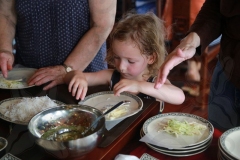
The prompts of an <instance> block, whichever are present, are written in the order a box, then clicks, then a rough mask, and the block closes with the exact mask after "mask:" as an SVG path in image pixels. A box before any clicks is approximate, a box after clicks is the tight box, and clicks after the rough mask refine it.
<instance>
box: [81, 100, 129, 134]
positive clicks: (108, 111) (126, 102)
mask: <svg viewBox="0 0 240 160" xmlns="http://www.w3.org/2000/svg"><path fill="white" fill-rule="evenodd" d="M129 103H130V101H128V100H125V101H121V102H119V103H117V104H116V105H114V106H113V107H112V108H110V109H109V110H107V111H106V112H105V113H103V114H102V115H101V116H99V117H98V118H97V119H96V120H95V121H94V122H93V123H92V125H91V126H90V127H89V128H88V129H87V130H85V131H84V132H82V135H85V134H86V133H88V132H89V131H90V130H91V129H92V127H93V126H94V125H95V124H96V123H97V122H98V121H99V120H100V119H101V118H102V117H104V116H105V115H107V114H108V113H110V112H112V111H113V110H115V109H116V108H118V107H119V106H121V105H122V104H129Z"/></svg>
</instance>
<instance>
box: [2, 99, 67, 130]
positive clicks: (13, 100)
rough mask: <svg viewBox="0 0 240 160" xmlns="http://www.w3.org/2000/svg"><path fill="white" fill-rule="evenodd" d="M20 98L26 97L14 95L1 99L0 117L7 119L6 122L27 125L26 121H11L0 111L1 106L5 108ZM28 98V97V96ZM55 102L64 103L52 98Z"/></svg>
mask: <svg viewBox="0 0 240 160" xmlns="http://www.w3.org/2000/svg"><path fill="white" fill-rule="evenodd" d="M22 98H27V97H15V98H8V99H5V100H3V101H1V102H0V118H1V119H3V120H5V121H8V122H12V123H15V124H21V125H28V121H27V122H26V121H12V120H11V118H10V117H7V116H5V115H4V114H3V113H1V107H4V108H6V107H7V106H10V105H12V104H16V103H17V102H18V101H19V100H21V99H22ZM28 98H30V97H28ZM53 101H54V102H55V103H57V104H58V105H64V104H65V103H63V102H60V101H57V100H53Z"/></svg>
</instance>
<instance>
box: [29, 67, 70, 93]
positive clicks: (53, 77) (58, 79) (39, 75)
mask: <svg viewBox="0 0 240 160" xmlns="http://www.w3.org/2000/svg"><path fill="white" fill-rule="evenodd" d="M65 75H66V71H65V69H64V67H63V66H61V65H58V66H51V67H44V68H40V69H38V70H37V71H36V72H35V73H34V75H33V76H32V77H31V78H30V79H29V80H28V85H36V86H40V85H42V84H44V83H47V82H50V83H49V84H48V85H47V86H45V87H44V88H43V90H48V89H50V88H52V87H54V86H56V85H58V84H63V83H64V81H63V78H64V76H65Z"/></svg>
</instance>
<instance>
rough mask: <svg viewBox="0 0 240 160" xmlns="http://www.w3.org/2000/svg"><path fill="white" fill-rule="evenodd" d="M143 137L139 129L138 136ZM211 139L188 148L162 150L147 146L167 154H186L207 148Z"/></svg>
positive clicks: (162, 148) (157, 147) (161, 148)
mask: <svg viewBox="0 0 240 160" xmlns="http://www.w3.org/2000/svg"><path fill="white" fill-rule="evenodd" d="M144 135H145V134H144V132H143V130H142V129H141V131H140V136H141V137H143V136H144ZM212 139H213V137H211V138H210V139H209V140H208V141H206V142H203V143H201V144H199V145H194V146H188V147H184V148H178V149H168V148H164V147H159V146H155V145H152V144H148V145H150V146H152V147H153V148H156V149H158V150H160V151H164V152H169V153H188V152H194V151H197V150H200V148H202V147H205V146H207V145H208V144H209V143H211V141H212ZM146 144H147V143H146Z"/></svg>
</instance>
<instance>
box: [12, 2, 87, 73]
mask: <svg viewBox="0 0 240 160" xmlns="http://www.w3.org/2000/svg"><path fill="white" fill-rule="evenodd" d="M16 12H17V26H16V44H17V46H16V53H17V61H18V62H19V63H21V64H23V65H25V66H28V67H33V68H40V67H45V66H53V65H58V64H62V63H63V62H64V60H65V59H66V57H67V56H68V55H69V53H70V52H71V51H72V50H73V48H74V47H75V46H76V44H77V43H78V41H79V40H80V38H81V37H82V36H83V35H84V34H85V33H86V32H87V31H88V30H89V28H90V11H89V4H88V0H16Z"/></svg>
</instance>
